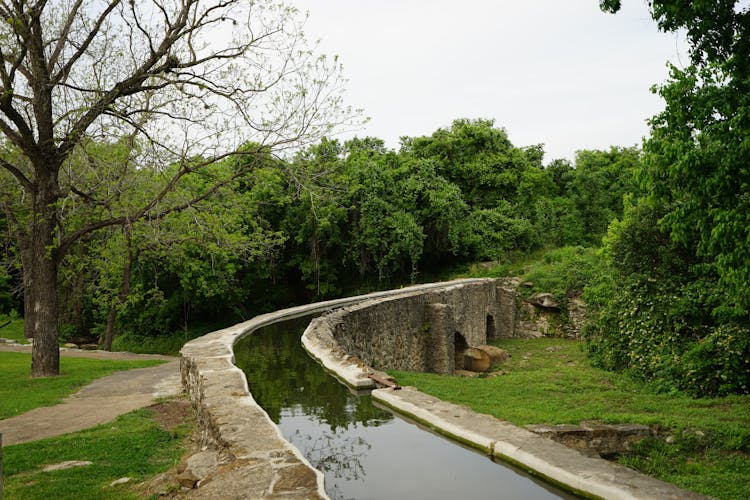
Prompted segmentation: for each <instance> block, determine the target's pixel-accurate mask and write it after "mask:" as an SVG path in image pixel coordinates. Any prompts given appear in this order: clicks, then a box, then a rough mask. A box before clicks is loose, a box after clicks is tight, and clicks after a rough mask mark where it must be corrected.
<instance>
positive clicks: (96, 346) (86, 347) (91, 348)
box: [81, 344, 99, 351]
mask: <svg viewBox="0 0 750 500" xmlns="http://www.w3.org/2000/svg"><path fill="white" fill-rule="evenodd" d="M81 349H83V350H85V351H96V350H97V349H99V344H81Z"/></svg>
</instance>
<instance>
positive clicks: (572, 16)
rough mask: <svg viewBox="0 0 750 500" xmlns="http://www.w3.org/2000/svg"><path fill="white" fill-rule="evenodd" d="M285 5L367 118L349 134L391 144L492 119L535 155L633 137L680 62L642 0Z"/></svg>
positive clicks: (563, 153)
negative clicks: (539, 147)
mask: <svg viewBox="0 0 750 500" xmlns="http://www.w3.org/2000/svg"><path fill="white" fill-rule="evenodd" d="M290 1H291V2H292V4H293V5H295V6H296V7H297V8H298V9H299V10H300V11H302V12H309V14H310V18H309V20H308V22H307V24H306V26H305V33H306V34H307V36H308V38H310V39H312V40H316V39H320V40H321V46H320V47H321V50H322V51H323V52H324V53H327V54H330V55H334V54H337V55H339V57H340V60H341V62H342V63H343V65H344V73H345V76H346V77H347V78H348V79H349V83H348V84H347V86H346V89H347V91H346V100H347V103H348V104H351V105H352V106H354V107H361V108H364V112H365V115H366V116H368V117H370V122H369V123H368V124H367V125H366V126H365V128H364V129H363V130H359V131H358V132H357V133H356V135H359V136H364V135H371V136H375V137H379V138H381V139H384V140H385V141H386V145H387V146H388V147H391V148H397V147H398V145H399V137H401V136H405V135H406V136H420V135H429V134H431V133H432V132H434V131H435V130H437V129H438V128H440V127H448V126H450V124H451V122H452V121H453V120H454V119H456V118H490V119H494V120H495V125H496V126H498V127H504V128H505V129H506V130H507V132H508V135H509V136H510V139H511V141H512V142H513V144H515V145H516V146H527V145H530V144H536V143H544V144H545V148H544V149H545V152H546V155H545V163H547V162H549V161H550V160H552V159H554V158H561V157H567V158H569V159H572V158H573V155H574V152H575V151H576V150H578V149H594V148H598V149H606V148H609V146H610V145H618V146H632V145H640V143H641V139H642V137H644V136H645V135H647V133H648V126H647V124H646V120H647V118H649V117H651V116H653V115H654V114H656V113H657V112H658V111H660V110H661V109H662V107H663V105H662V102H661V99H660V98H659V97H658V96H656V95H653V94H652V93H651V92H650V91H649V89H650V87H651V86H652V85H653V84H656V83H661V82H663V81H664V80H665V79H666V77H667V67H666V62H667V60H669V61H671V62H672V63H674V64H675V65H677V66H678V67H681V66H682V64H681V62H682V63H685V64H687V62H688V58H687V56H686V55H685V44H684V43H682V42H681V41H678V38H677V37H676V36H675V35H673V34H664V33H660V32H659V31H658V30H657V28H656V23H655V22H654V21H653V20H652V19H651V17H650V16H649V14H648V9H647V6H646V2H645V0H625V1H624V2H623V8H622V10H621V11H620V12H619V13H618V14H617V15H612V14H605V13H603V12H601V11H600V10H599V6H598V0H513V1H510V0H499V1H498V0H495V1H492V0H462V1H457V0H450V1H449V0H290ZM678 48H679V53H678ZM352 135H355V134H353V133H352V134H346V135H344V136H343V137H344V138H346V137H349V136H352Z"/></svg>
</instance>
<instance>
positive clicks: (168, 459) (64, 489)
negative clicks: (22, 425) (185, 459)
mask: <svg viewBox="0 0 750 500" xmlns="http://www.w3.org/2000/svg"><path fill="white" fill-rule="evenodd" d="M190 429H191V425H190V424H181V425H179V426H177V427H175V428H174V429H172V430H164V429H162V428H161V427H160V426H159V425H158V424H157V422H156V421H155V420H154V419H153V418H152V410H150V409H141V410H136V411H134V412H131V413H128V414H126V415H123V416H121V417H119V418H117V419H116V420H114V421H113V422H111V423H109V424H104V425H101V426H98V427H94V428H91V429H88V430H85V431H82V432H76V433H72V434H66V435H64V436H61V437H57V438H50V439H44V440H41V441H35V442H31V443H24V444H18V445H13V446H7V447H4V448H3V473H4V494H5V498H8V499H12V498H19V499H20V498H23V499H44V500H47V499H50V498H59V499H63V498H75V499H78V500H81V499H122V498H139V497H140V496H139V494H138V493H139V492H137V491H135V490H134V488H133V484H134V483H138V482H142V481H144V480H146V479H147V478H149V477H150V476H153V475H156V474H158V473H161V472H163V471H166V470H167V469H169V468H171V467H172V466H174V465H176V464H177V463H178V462H179V460H180V458H181V456H182V455H183V453H184V451H185V443H186V439H185V437H186V436H187V434H188V432H189V431H190ZM68 460H87V461H91V462H93V464H92V465H89V466H85V467H76V468H72V469H67V470H61V471H54V472H42V470H41V468H42V467H43V466H44V465H47V464H56V463H60V462H64V461H68ZM123 477H129V478H131V480H130V482H129V483H126V484H124V485H119V486H114V487H113V486H110V483H112V481H114V480H116V479H120V478H123Z"/></svg>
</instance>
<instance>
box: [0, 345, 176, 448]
mask: <svg viewBox="0 0 750 500" xmlns="http://www.w3.org/2000/svg"><path fill="white" fill-rule="evenodd" d="M0 351H5V352H8V351H11V352H31V349H30V347H28V346H20V347H19V346H3V345H0ZM60 355H61V356H70V357H81V358H92V359H164V360H166V361H167V363H164V364H161V365H158V366H154V367H151V368H137V369H134V370H127V371H122V372H116V373H113V374H112V375H109V376H106V377H102V378H100V379H97V380H95V381H94V382H92V383H91V384H89V385H87V386H85V387H82V388H81V389H80V390H79V391H78V392H76V393H75V394H72V395H71V396H69V397H68V398H66V399H65V400H64V401H63V402H62V403H60V404H58V405H55V406H48V407H44V408H36V409H34V410H30V411H28V412H26V413H24V414H22V415H18V416H15V417H11V418H7V419H5V420H0V434H2V439H3V441H2V443H3V446H7V445H11V444H18V443H25V442H27V441H34V440H37V439H43V438H48V437H53V436H59V435H61V434H67V433H69V432H76V431H80V430H83V429H87V428H89V427H93V426H95V425H99V424H104V423H107V422H111V421H112V420H114V419H115V418H117V417H118V416H119V415H122V414H124V413H128V412H130V411H133V410H136V409H138V408H144V407H146V406H149V405H151V404H153V403H154V402H155V401H156V400H157V399H158V398H163V397H170V396H176V395H179V394H180V393H181V392H182V385H181V383H180V361H179V358H175V357H171V356H159V355H152V354H132V353H122V352H105V351H82V350H78V349H61V350H60Z"/></svg>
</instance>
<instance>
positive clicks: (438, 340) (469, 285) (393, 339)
mask: <svg viewBox="0 0 750 500" xmlns="http://www.w3.org/2000/svg"><path fill="white" fill-rule="evenodd" d="M504 309H512V310H515V306H513V307H512V308H509V307H506V308H503V307H501V303H500V301H499V296H498V290H497V282H496V281H495V280H475V281H472V282H464V283H456V284H450V285H447V286H445V287H443V288H440V289H434V290H427V291H420V292H414V293H409V294H403V295H399V296H396V297H385V298H379V299H374V300H369V301H366V302H362V303H359V304H356V305H352V306H348V307H344V308H341V309H338V310H336V311H333V312H332V313H330V314H327V315H325V316H323V317H321V318H318V319H316V320H313V322H312V323H311V325H310V328H309V329H308V331H307V332H306V336H307V337H308V338H309V337H310V336H311V335H314V336H315V343H318V344H320V343H325V344H326V345H328V346H329V347H330V346H334V348H336V347H337V348H338V349H339V350H340V351H339V352H340V353H341V354H342V355H344V356H355V357H356V358H357V359H356V360H352V361H354V362H358V363H359V362H361V363H362V364H364V365H367V366H369V367H371V368H373V369H377V370H409V371H424V372H434V373H443V374H451V373H453V371H454V369H455V348H456V345H468V346H478V345H484V344H486V343H487V342H488V341H491V340H494V339H495V338H497V337H498V336H504V335H503V333H504V332H502V331H498V328H497V326H496V325H498V324H500V325H506V324H511V325H512V324H513V323H512V322H508V321H505V320H504V319H502V318H500V315H501V314H502V313H503V310H504ZM336 344H337V346H336ZM308 346H309V344H306V347H308ZM313 354H314V353H313Z"/></svg>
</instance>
